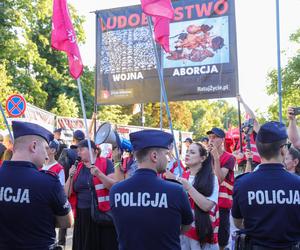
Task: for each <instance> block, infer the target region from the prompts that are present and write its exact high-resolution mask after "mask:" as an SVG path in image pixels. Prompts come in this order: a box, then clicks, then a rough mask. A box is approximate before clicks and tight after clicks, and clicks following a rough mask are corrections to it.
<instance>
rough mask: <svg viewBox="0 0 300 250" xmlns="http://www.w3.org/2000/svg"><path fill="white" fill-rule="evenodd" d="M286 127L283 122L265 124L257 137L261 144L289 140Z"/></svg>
mask: <svg viewBox="0 0 300 250" xmlns="http://www.w3.org/2000/svg"><path fill="white" fill-rule="evenodd" d="M287 138H288V135H287V132H286V127H285V125H284V124H283V123H281V122H276V121H271V122H267V123H265V124H263V125H262V126H261V127H260V129H259V131H258V133H257V136H256V140H257V141H259V142H261V143H272V142H277V141H281V140H284V139H287Z"/></svg>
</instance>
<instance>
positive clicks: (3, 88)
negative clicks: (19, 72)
mask: <svg viewBox="0 0 300 250" xmlns="http://www.w3.org/2000/svg"><path fill="white" fill-rule="evenodd" d="M0 83H1V84H0V93H1V95H0V102H1V105H2V108H3V109H4V107H5V101H6V99H7V98H8V96H9V95H11V94H13V89H12V88H11V87H9V84H10V83H11V77H9V76H7V72H6V69H5V65H4V64H0ZM0 129H5V123H4V119H3V116H2V114H0Z"/></svg>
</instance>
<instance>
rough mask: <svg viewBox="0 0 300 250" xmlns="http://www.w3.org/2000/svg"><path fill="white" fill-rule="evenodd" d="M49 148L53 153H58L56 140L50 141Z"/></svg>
mask: <svg viewBox="0 0 300 250" xmlns="http://www.w3.org/2000/svg"><path fill="white" fill-rule="evenodd" d="M49 148H54V149H55V151H58V150H59V141H58V140H56V139H54V140H52V141H50V143H49Z"/></svg>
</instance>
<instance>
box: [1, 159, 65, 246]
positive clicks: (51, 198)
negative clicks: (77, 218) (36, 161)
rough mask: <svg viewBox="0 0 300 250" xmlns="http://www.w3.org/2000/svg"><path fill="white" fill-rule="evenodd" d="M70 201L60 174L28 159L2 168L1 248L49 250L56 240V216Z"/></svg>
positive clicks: (10, 162) (61, 212)
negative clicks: (58, 176) (40, 169)
mask: <svg viewBox="0 0 300 250" xmlns="http://www.w3.org/2000/svg"><path fill="white" fill-rule="evenodd" d="M69 211H70V205H69V202H68V200H67V197H66V195H65V193H64V190H63V188H62V186H61V184H60V182H59V179H58V178H57V176H53V175H51V174H47V173H44V172H40V171H39V170H38V169H37V168H36V166H35V165H33V164H32V163H30V162H25V161H5V162H4V163H3V166H2V167H1V168H0V249H1V250H2V249H14V250H16V249H28V250H29V249H30V250H46V249H49V248H50V247H51V246H52V245H53V244H54V243H55V216H65V215H67V214H68V213H69Z"/></svg>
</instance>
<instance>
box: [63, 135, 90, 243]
mask: <svg viewBox="0 0 300 250" xmlns="http://www.w3.org/2000/svg"><path fill="white" fill-rule="evenodd" d="M84 138H85V134H84V133H83V132H82V131H81V130H75V131H74V132H73V139H72V145H71V146H70V148H64V149H63V150H62V152H61V154H60V156H59V158H58V163H59V164H60V165H62V166H63V167H64V172H65V182H66V181H67V179H68V177H69V171H70V168H71V166H72V165H74V164H75V162H76V159H77V158H78V153H77V144H78V143H79V142H80V141H82V140H84ZM66 235H67V229H65V228H61V229H59V232H58V244H59V245H61V246H65V244H66Z"/></svg>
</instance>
